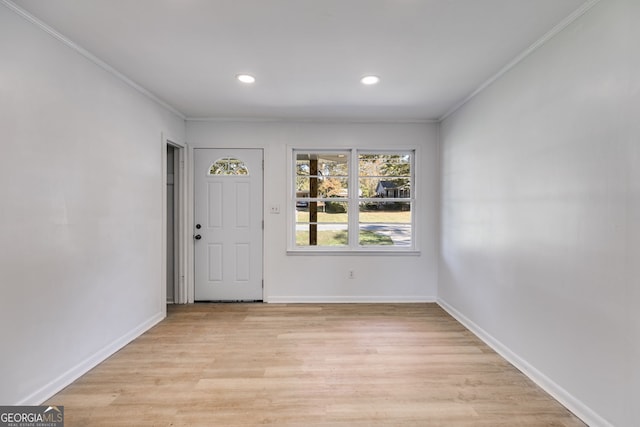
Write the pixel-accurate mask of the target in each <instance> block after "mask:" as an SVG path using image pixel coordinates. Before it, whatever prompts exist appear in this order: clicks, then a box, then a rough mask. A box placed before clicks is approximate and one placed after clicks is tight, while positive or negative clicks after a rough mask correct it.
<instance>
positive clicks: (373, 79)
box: [360, 76, 380, 85]
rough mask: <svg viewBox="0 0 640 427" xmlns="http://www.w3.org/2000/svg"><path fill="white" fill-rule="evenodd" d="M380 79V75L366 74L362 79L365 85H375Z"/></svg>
mask: <svg viewBox="0 0 640 427" xmlns="http://www.w3.org/2000/svg"><path fill="white" fill-rule="evenodd" d="M379 81H380V77H378V76H364V77H363V78H361V79H360V82H362V84H363V85H374V84H376V83H378V82H379Z"/></svg>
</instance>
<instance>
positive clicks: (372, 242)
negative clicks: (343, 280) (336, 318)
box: [289, 148, 417, 252]
mask: <svg viewBox="0 0 640 427" xmlns="http://www.w3.org/2000/svg"><path fill="white" fill-rule="evenodd" d="M291 153H292V169H293V170H292V173H291V174H290V176H292V177H293V183H292V187H293V188H292V194H293V197H292V199H293V208H292V212H293V214H294V217H293V220H292V221H290V223H289V227H290V230H292V236H291V239H290V244H289V247H290V248H292V249H293V250H294V251H300V252H308V251H309V252H313V251H331V250H339V251H345V250H347V251H354V252H357V251H385V252H386V251H393V252H402V251H407V250H409V251H415V249H416V247H417V245H416V241H415V238H416V232H415V231H416V227H415V221H414V219H415V211H416V198H415V194H416V180H415V172H416V171H415V169H416V167H415V158H416V150H415V149H399V150H367V149H333V150H332V149H327V150H325V149H318V150H316V149H310V150H308V149H295V148H294V149H292V150H291ZM361 155H364V156H379V155H382V156H396V158H397V159H399V160H402V161H399V162H397V163H392V166H391V167H393V166H396V167H397V170H398V171H399V172H398V173H397V174H393V169H391V172H390V173H380V172H379V171H378V173H373V174H367V175H361V173H362V171H361V164H360V156H361ZM305 156H307V157H305ZM323 156H324V157H328V158H333V157H338V156H340V159H341V160H340V165H344V163H345V162H346V168H345V169H344V172H345V173H342V172H339V173H335V172H336V171H335V170H334V171H328V170H324V171H322V170H321V169H322V168H320V167H319V166H318V171H315V173H313V174H311V173H309V174H307V173H305V172H306V171H304V170H300V167H299V166H300V162H299V158H304V159H305V160H306V159H307V158H312V157H316V158H320V159H322V158H323ZM342 156H344V157H342ZM302 163H304V164H306V163H305V162H304V161H303V162H302ZM398 165H400V166H398ZM406 168H408V173H407V172H406ZM326 172H329V173H326ZM331 172H333V173H331ZM299 178H303V179H306V180H308V179H310V178H317V179H319V180H326V179H330V178H334V179H338V180H340V181H341V182H346V186H347V188H346V194H340V195H339V196H337V195H333V196H332V197H327V193H324V194H316V197H311V194H310V193H311V191H309V192H306V191H300V190H299V189H298V184H300V182H301V180H300V179H299ZM362 179H372V180H378V181H381V180H383V179H386V180H388V181H391V180H396V182H397V181H398V180H403V181H405V182H406V184H403V187H406V188H404V189H398V191H395V192H394V193H393V194H395V195H396V196H397V197H370V196H371V194H369V195H368V196H369V197H364V196H362V190H361V188H360V184H361V180H362ZM342 186H343V187H344V185H342ZM334 202H335V203H339V204H344V205H346V212H345V215H346V218H347V220H346V223H345V222H344V220H343V219H340V220H338V221H335V222H332V221H328V220H327V219H326V218H322V217H320V218H319V217H318V216H319V215H320V213H321V212H322V211H321V210H320V207H321V206H324V207H325V208H326V206H327V203H329V204H330V203H334ZM311 203H316V206H317V207H318V208H319V209H318V212H317V215H316V217H315V218H311V215H308V216H305V215H300V217H302V219H303V220H302V221H299V220H298V216H299V215H298V212H303V209H304V207H305V206H309V204H311ZM366 203H394V204H401V205H397V206H396V208H397V209H398V211H397V212H402V215H396V216H397V217H398V218H394V212H395V211H393V210H390V214H389V216H387V218H386V219H384V218H383V219H380V220H378V219H372V217H371V215H367V214H366V213H364V212H361V209H360V208H361V206H363V204H366ZM299 209H300V210H299ZM367 216H369V218H367ZM312 219H313V220H312ZM345 224H346V228H347V229H346V234H347V236H348V241H347V243H346V245H343V244H331V245H327V246H323V245H321V244H319V242H317V241H316V244H315V245H311V244H304V245H301V244H298V242H296V236H298V235H299V234H300V230H301V227H303V228H304V227H309V228H308V229H307V231H310V229H311V228H312V227H311V226H314V227H316V229H317V228H318V227H320V226H323V225H324V226H327V225H336V226H340V227H343V226H344V225H345ZM371 230H382V232H379V231H371ZM372 233H373V234H377V235H379V236H376V237H380V236H383V235H384V234H385V233H386V234H393V233H395V234H393V235H394V236H403V238H402V239H398V240H393V241H392V244H389V243H388V241H386V240H385V239H384V238H374V239H371V237H372ZM363 234H364V235H366V236H365V237H364V238H363ZM341 237H342V238H343V239H344V236H341ZM363 239H364V240H363ZM342 241H343V240H340V242H342ZM363 242H364V243H363ZM376 242H377V243H376ZM378 243H379V244H378Z"/></svg>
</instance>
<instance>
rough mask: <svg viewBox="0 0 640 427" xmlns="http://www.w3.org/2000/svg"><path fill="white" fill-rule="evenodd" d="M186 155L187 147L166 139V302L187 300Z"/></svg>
mask: <svg viewBox="0 0 640 427" xmlns="http://www.w3.org/2000/svg"><path fill="white" fill-rule="evenodd" d="M185 158H186V147H185V146H183V145H180V144H177V143H174V142H173V141H171V140H169V139H164V138H163V147H162V166H163V172H162V181H163V197H162V198H163V215H162V216H163V230H162V235H163V239H162V240H163V245H162V246H163V255H162V259H163V266H162V276H163V285H162V286H163V289H162V295H163V301H162V304H163V305H166V304H186V303H187V289H186V281H187V277H186V275H187V271H188V270H187V268H186V265H187V263H186V260H187V253H186V252H187V243H186V242H185V238H186V233H185V229H186V228H185V227H186V218H187V212H186V195H187V180H186V170H185Z"/></svg>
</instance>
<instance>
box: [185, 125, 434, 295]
mask: <svg viewBox="0 0 640 427" xmlns="http://www.w3.org/2000/svg"><path fill="white" fill-rule="evenodd" d="M187 140H188V143H189V144H190V145H191V146H192V147H196V148H198V147H199V148H206V147H210V148H224V147H238V148H262V149H264V157H265V171H264V176H265V193H264V205H265V213H264V220H265V230H264V247H265V253H264V280H265V294H264V297H265V300H266V301H269V302H291V301H296V302H302V301H305V302H314V301H330V302H331V301H336V302H345V301H433V300H435V296H436V264H437V249H436V248H437V236H438V233H437V213H438V210H437V206H436V203H437V189H438V184H437V177H438V171H437V169H438V168H437V158H438V155H437V126H436V125H434V124H409V123H407V124H393V123H389V124H385V123H311V122H299V123H296V122H289V123H287V122H262V123H260V122H196V121H190V122H187ZM394 146H395V147H402V148H410V147H416V148H417V149H418V150H419V156H420V158H419V159H418V161H417V165H418V168H419V174H420V178H419V182H418V192H419V197H420V203H421V205H420V217H419V219H418V222H419V228H418V232H419V236H418V239H419V244H420V255H419V256H410V255H404V256H380V255H347V256H344V255H342V256H338V255H333V256H323V255H322V256H320V255H313V256H309V255H289V256H288V255H287V254H286V249H287V237H286V236H287V214H286V206H287V200H288V197H289V195H290V193H289V190H288V187H287V174H288V173H289V168H288V164H287V147H297V148H298V147H300V148H305V147H308V148H324V147H329V148H336V147H344V148H348V147H353V148H359V147H366V148H392V147H394ZM272 204H278V205H280V207H281V213H280V214H270V213H268V208H269V206H270V205H272ZM349 270H354V271H355V276H356V278H355V279H348V277H347V273H348V271H349Z"/></svg>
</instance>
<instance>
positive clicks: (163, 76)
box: [13, 0, 588, 120]
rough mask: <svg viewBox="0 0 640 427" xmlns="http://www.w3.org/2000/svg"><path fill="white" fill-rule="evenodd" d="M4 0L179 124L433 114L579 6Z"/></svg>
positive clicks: (439, 1)
mask: <svg viewBox="0 0 640 427" xmlns="http://www.w3.org/2000/svg"><path fill="white" fill-rule="evenodd" d="M13 3H14V4H15V5H17V6H18V7H19V8H21V9H23V10H25V11H27V12H28V13H29V14H30V15H33V16H34V17H36V18H37V19H39V20H41V21H43V22H44V23H45V24H47V25H48V26H50V27H51V28H53V29H54V30H56V31H57V32H58V33H60V34H61V35H62V36H64V37H65V38H67V39H69V40H70V41H72V42H74V43H75V44H77V45H79V46H80V47H82V48H84V49H85V50H87V51H89V52H90V53H91V54H93V55H94V56H96V57H97V58H99V59H101V60H102V61H104V62H106V63H107V64H109V65H110V66H111V67H113V68H114V69H116V70H117V71H119V72H120V73H122V74H123V75H125V76H126V77H128V78H129V79H130V80H132V81H133V82H135V83H137V84H138V85H140V86H141V87H143V88H145V89H146V90H148V91H149V92H151V93H152V94H154V95H155V96H156V97H158V98H159V99H161V100H163V101H164V102H166V103H167V104H169V105H170V106H172V107H173V108H174V109H176V110H177V111H179V112H180V113H182V114H183V115H184V116H185V117H187V118H191V119H195V118H264V119H272V118H288V119H321V120H322V119H341V120H430V119H438V118H441V117H442V116H443V115H445V114H446V113H447V112H448V111H449V110H451V109H452V108H454V107H455V106H456V105H457V104H459V103H460V102H461V101H463V100H464V99H465V98H467V97H468V96H469V95H470V94H472V93H473V92H474V91H475V90H476V89H477V88H478V87H480V86H481V85H483V83H485V82H487V80H488V79H490V78H491V77H492V76H494V75H495V74H496V73H498V72H499V71H500V70H501V69H503V68H504V67H505V66H506V65H507V64H509V63H510V62H511V61H512V60H513V59H514V58H516V57H517V56H518V55H519V54H521V53H522V52H525V51H527V49H528V48H529V47H530V46H531V45H532V44H534V43H535V42H536V41H538V40H540V39H541V38H542V37H543V36H544V35H545V34H547V33H548V32H549V31H550V30H552V29H553V28H554V27H556V25H558V24H559V23H561V22H562V21H563V20H566V19H567V17H569V16H570V15H572V14H573V13H574V12H575V11H576V10H578V9H579V8H580V7H583V6H584V5H585V4H586V3H588V1H587V0H15V1H13ZM241 72H247V73H251V74H254V75H255V76H256V78H257V82H256V83H255V84H253V85H251V86H247V85H243V84H242V83H239V82H238V81H236V80H235V78H234V76H235V75H236V74H238V73H241ZM369 73H372V74H376V75H379V76H380V77H381V81H380V83H379V84H378V85H375V86H363V85H362V84H360V83H359V78H360V77H361V76H363V75H365V74H369Z"/></svg>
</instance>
